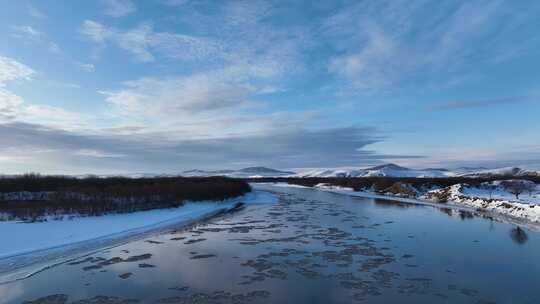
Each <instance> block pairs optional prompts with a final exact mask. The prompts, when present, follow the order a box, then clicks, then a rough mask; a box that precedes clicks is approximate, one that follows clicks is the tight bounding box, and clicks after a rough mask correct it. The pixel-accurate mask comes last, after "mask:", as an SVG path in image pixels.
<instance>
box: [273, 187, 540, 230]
mask: <svg viewBox="0 0 540 304" xmlns="http://www.w3.org/2000/svg"><path fill="white" fill-rule="evenodd" d="M272 185H274V186H278V187H299V188H310V187H304V186H300V185H293V184H287V183H274V184H272ZM313 188H314V189H318V190H321V191H327V192H332V193H339V194H346V195H351V196H358V197H367V198H379V199H390V200H394V201H399V202H404V203H410V204H421V205H430V206H435V207H445V206H446V207H453V208H459V209H463V210H471V211H484V212H486V213H489V214H491V215H500V216H503V217H506V218H513V219H516V220H518V221H523V222H524V223H532V224H534V225H540V204H538V194H534V195H531V196H528V195H523V196H522V198H521V199H520V200H519V201H515V200H512V199H511V198H512V197H511V196H510V195H508V194H507V193H503V192H502V191H501V190H497V191H494V192H493V193H492V196H493V198H491V199H490V198H489V197H486V195H488V194H486V193H483V192H482V190H480V189H477V188H467V187H463V186H461V185H454V186H452V187H449V189H448V193H449V196H448V201H447V202H444V203H442V202H439V201H437V200H436V199H435V198H434V196H432V195H429V193H434V192H436V191H443V190H444V189H445V188H443V189H437V190H433V191H430V192H428V193H424V194H421V195H419V196H417V197H415V198H410V197H405V196H400V195H394V194H392V193H376V192H374V191H354V190H353V189H352V188H346V187H339V186H332V185H327V184H318V185H316V186H314V187H313ZM473 194H478V195H479V196H475V195H473ZM529 197H530V198H531V201H527V199H528V198H529Z"/></svg>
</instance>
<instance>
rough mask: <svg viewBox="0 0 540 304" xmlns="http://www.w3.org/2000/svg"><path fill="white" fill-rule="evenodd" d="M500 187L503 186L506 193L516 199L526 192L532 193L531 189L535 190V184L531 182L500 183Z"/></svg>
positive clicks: (511, 181) (513, 180) (506, 181)
mask: <svg viewBox="0 0 540 304" xmlns="http://www.w3.org/2000/svg"><path fill="white" fill-rule="evenodd" d="M501 186H503V187H504V189H505V190H506V191H508V192H510V193H512V194H513V195H515V196H516V199H519V195H520V194H521V193H523V192H526V191H530V192H531V193H532V191H533V190H532V187H534V188H536V184H535V183H533V182H531V181H527V180H517V179H511V180H505V181H502V182H501ZM529 189H531V190H529Z"/></svg>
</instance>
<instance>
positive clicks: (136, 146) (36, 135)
mask: <svg viewBox="0 0 540 304" xmlns="http://www.w3.org/2000/svg"><path fill="white" fill-rule="evenodd" d="M8 135H9V136H8ZM0 138H1V139H0V143H1V146H2V148H1V149H2V153H3V155H6V156H10V153H13V149H12V148H14V147H16V148H17V149H18V150H20V151H24V152H22V154H21V153H19V154H18V155H19V156H25V157H26V158H28V159H32V160H33V161H31V162H29V163H33V162H43V161H44V160H48V161H52V162H54V161H59V160H60V159H61V160H62V161H63V162H65V165H69V164H70V163H75V162H80V161H82V160H85V161H88V162H89V163H90V164H92V165H96V166H98V167H100V168H118V169H119V170H122V169H123V170H132V171H133V170H152V171H167V172H174V171H176V172H179V171H181V170H184V169H186V168H191V167H193V166H194V164H196V166H197V167H200V168H220V167H241V166H248V165H256V164H268V165H271V166H275V167H280V168H287V167H294V166H297V167H298V166H300V167H302V166H305V167H313V166H330V165H342V166H350V165H361V164H365V163H374V162H378V161H379V160H380V159H381V158H383V159H384V158H387V157H392V158H399V156H385V155H381V154H378V153H376V152H375V151H371V150H369V149H368V148H367V147H368V146H369V145H371V144H373V143H376V142H379V141H381V140H382V138H380V137H379V136H377V135H376V130H374V129H372V128H369V127H347V128H335V129H324V130H314V129H312V130H307V129H296V128H292V129H281V130H278V131H275V132H270V133H267V134H259V135H252V136H228V137H221V138H213V139H202V138H200V139H192V140H170V139H167V138H166V137H161V139H160V138H159V137H157V138H156V137H152V138H147V137H145V136H130V137H125V136H114V135H88V134H86V135H85V134H81V133H76V132H68V131H64V130H58V129H54V128H48V127H44V126H42V125H36V124H27V123H5V124H0ZM10 151H11V152H10ZM401 157H402V158H413V157H418V156H401ZM134 164H139V167H137V168H136V169H134ZM172 164H173V165H172ZM135 167H136V166H135ZM32 169H33V168H28V171H30V170H32Z"/></svg>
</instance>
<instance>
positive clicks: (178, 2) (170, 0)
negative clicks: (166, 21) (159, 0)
mask: <svg viewBox="0 0 540 304" xmlns="http://www.w3.org/2000/svg"><path fill="white" fill-rule="evenodd" d="M188 2H189V0H163V4H165V5H168V6H182V5H185V4H187V3H188Z"/></svg>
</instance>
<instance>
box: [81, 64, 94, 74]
mask: <svg viewBox="0 0 540 304" xmlns="http://www.w3.org/2000/svg"><path fill="white" fill-rule="evenodd" d="M78 65H79V67H80V68H81V69H82V70H83V71H85V72H93V71H95V69H96V67H95V66H94V65H93V64H92V63H84V62H79V63H78Z"/></svg>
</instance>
